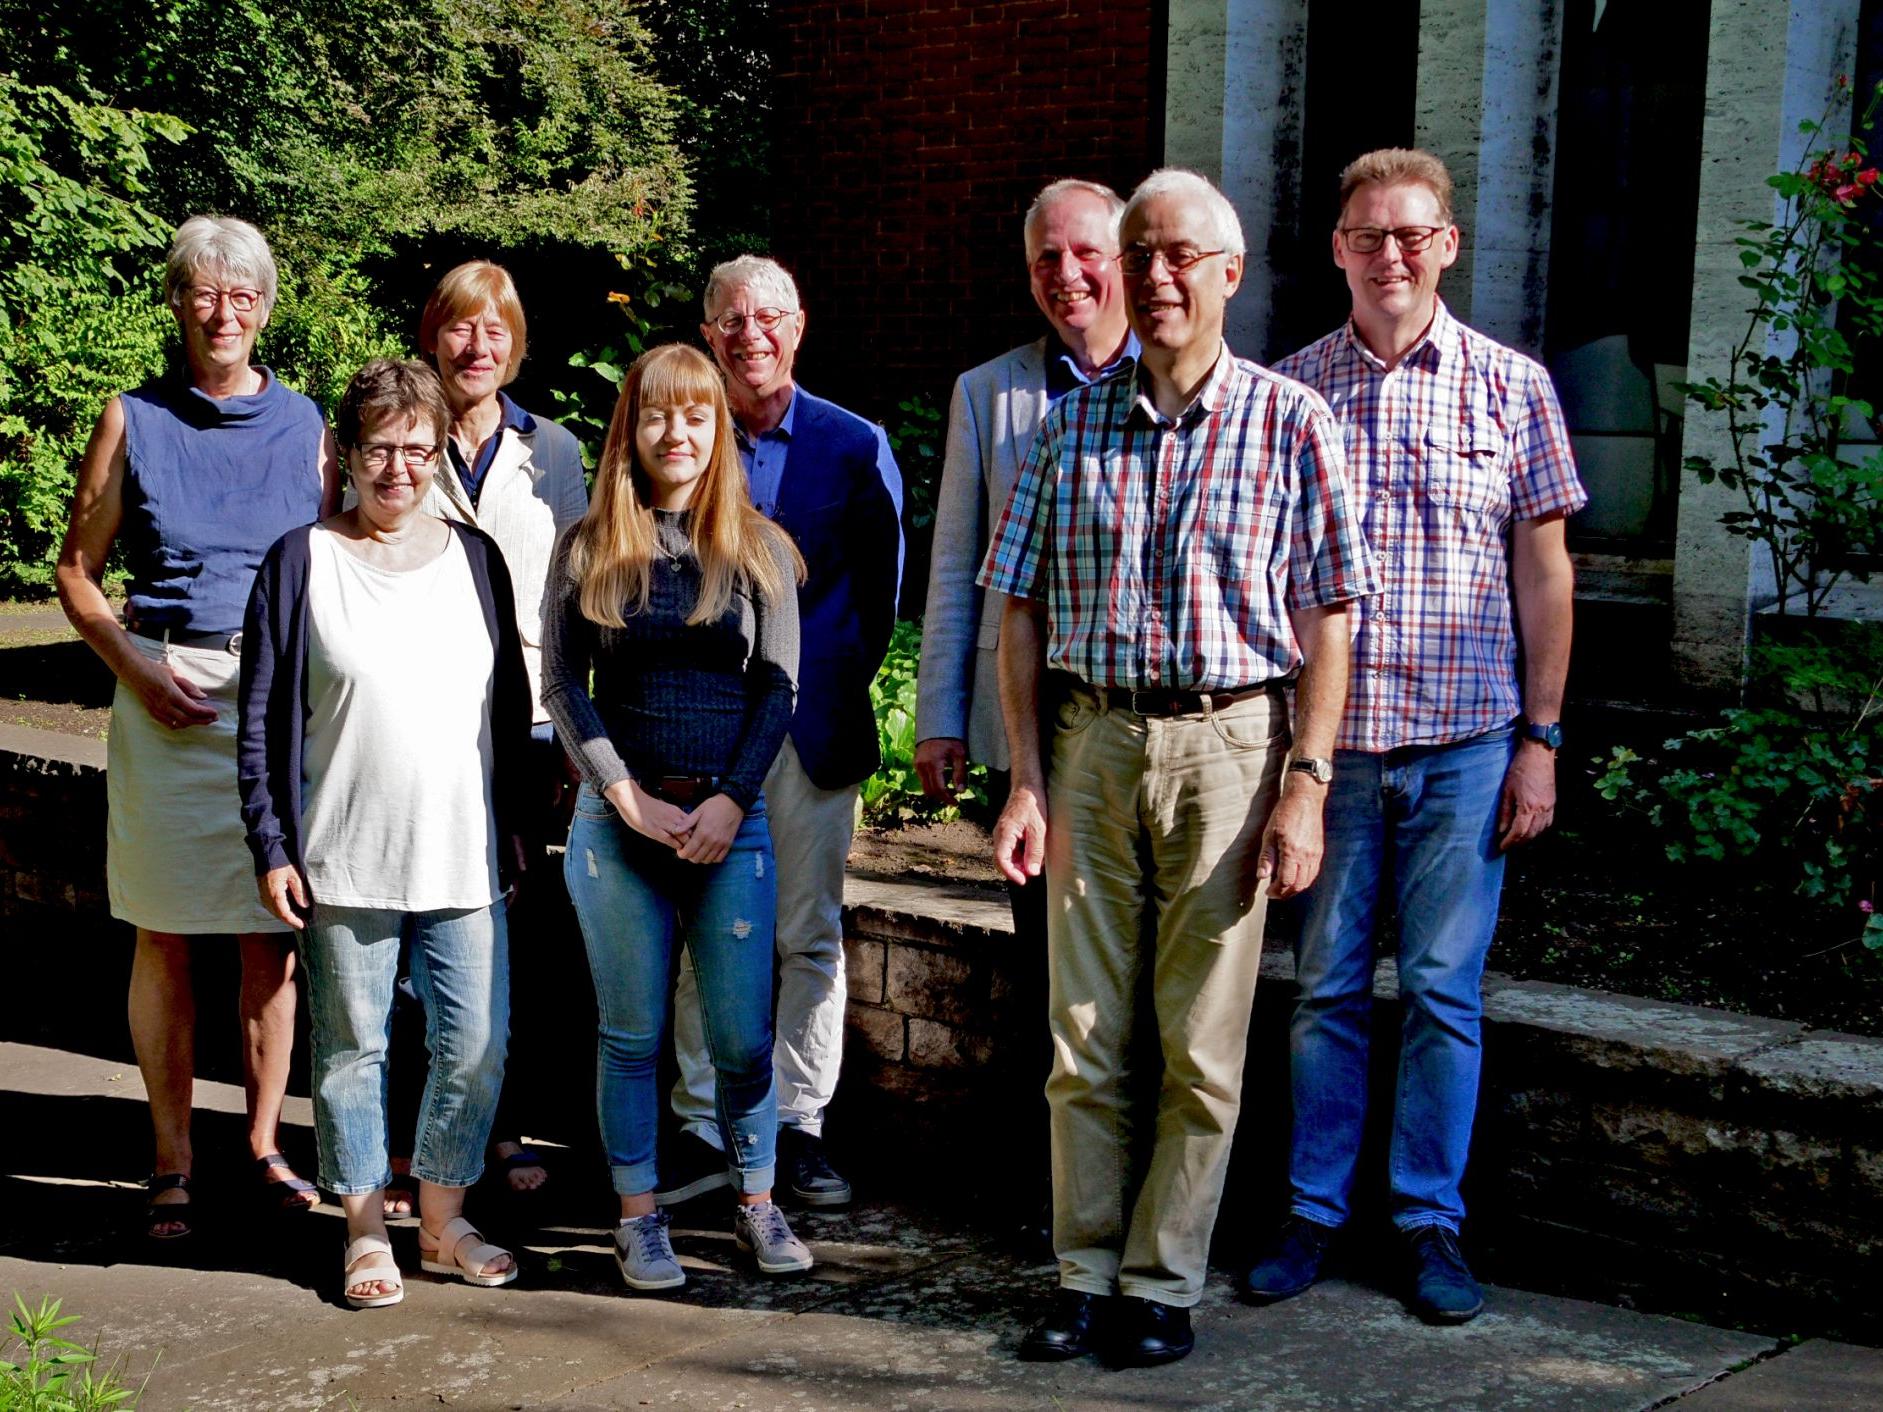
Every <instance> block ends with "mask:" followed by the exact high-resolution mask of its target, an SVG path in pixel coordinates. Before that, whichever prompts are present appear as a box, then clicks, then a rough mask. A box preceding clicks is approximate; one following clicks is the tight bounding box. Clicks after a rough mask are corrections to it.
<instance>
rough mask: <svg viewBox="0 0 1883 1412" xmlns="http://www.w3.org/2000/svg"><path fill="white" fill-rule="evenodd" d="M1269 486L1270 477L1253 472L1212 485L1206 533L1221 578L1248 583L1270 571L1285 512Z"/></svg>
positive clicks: (1226, 476)
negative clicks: (1278, 524)
mask: <svg viewBox="0 0 1883 1412" xmlns="http://www.w3.org/2000/svg"><path fill="white" fill-rule="evenodd" d="M1269 489H1270V482H1269V479H1268V478H1267V477H1266V476H1263V475H1258V474H1253V473H1249V472H1242V473H1239V474H1229V475H1225V476H1223V477H1222V478H1221V479H1219V480H1218V481H1217V482H1216V483H1215V484H1214V485H1212V486H1211V487H1210V493H1209V498H1208V500H1207V502H1206V503H1205V504H1204V506H1203V507H1202V509H1203V517H1204V535H1205V537H1206V540H1207V542H1208V544H1209V546H1210V550H1211V554H1212V556H1213V558H1214V560H1215V569H1216V574H1217V576H1218V577H1219V578H1222V579H1225V580H1228V581H1230V582H1234V583H1246V582H1248V581H1249V580H1250V579H1254V578H1259V577H1261V576H1262V575H1263V574H1265V573H1266V572H1267V570H1268V559H1269V556H1270V552H1271V549H1272V546H1273V545H1274V543H1275V523H1276V520H1277V518H1278V517H1279V515H1280V513H1281V511H1280V508H1279V506H1277V505H1276V503H1275V500H1274V497H1273V496H1272V495H1270V494H1269Z"/></svg>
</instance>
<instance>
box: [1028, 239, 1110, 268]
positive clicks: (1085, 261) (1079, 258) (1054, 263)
mask: <svg viewBox="0 0 1883 1412" xmlns="http://www.w3.org/2000/svg"><path fill="white" fill-rule="evenodd" d="M1068 255H1070V256H1072V259H1073V262H1074V263H1075V264H1077V265H1078V266H1079V268H1080V269H1082V270H1102V269H1104V268H1105V266H1107V265H1109V264H1110V263H1111V262H1112V261H1113V260H1115V259H1117V258H1118V257H1117V256H1116V255H1113V254H1112V253H1111V252H1110V251H1108V250H1100V249H1097V248H1096V247H1094V246H1090V245H1087V246H1081V247H1080V248H1079V249H1077V250H1042V251H1040V253H1039V254H1038V255H1036V256H1034V257H1033V268H1034V269H1035V270H1037V271H1038V272H1039V273H1040V274H1043V275H1050V274H1055V273H1057V272H1058V270H1059V267H1060V266H1061V265H1063V264H1064V263H1065V261H1066V256H1068Z"/></svg>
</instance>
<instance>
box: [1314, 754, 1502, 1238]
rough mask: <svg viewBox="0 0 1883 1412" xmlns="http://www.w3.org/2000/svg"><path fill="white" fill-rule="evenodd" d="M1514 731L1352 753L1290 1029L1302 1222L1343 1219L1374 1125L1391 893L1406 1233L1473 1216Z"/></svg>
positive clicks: (1399, 1161)
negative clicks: (1400, 1011)
mask: <svg viewBox="0 0 1883 1412" xmlns="http://www.w3.org/2000/svg"><path fill="white" fill-rule="evenodd" d="M1515 748H1516V742H1515V739H1514V737H1513V735H1512V732H1511V731H1510V730H1509V728H1505V729H1503V730H1497V731H1491V732H1489V733H1488V734H1485V735H1480V736H1473V737H1472V738H1470V739H1469V740H1460V741H1453V742H1450V743H1448V744H1444V745H1429V746H1406V747H1403V748H1401V749H1398V750H1389V751H1387V752H1385V753H1384V754H1374V753H1369V752H1366V751H1359V750H1342V751H1339V752H1337V753H1336V755H1335V758H1334V783H1333V785H1332V787H1331V788H1330V790H1329V792H1328V799H1327V815H1326V819H1327V854H1326V859H1325V861H1324V862H1323V863H1322V866H1321V875H1320V877H1319V878H1318V879H1316V881H1315V884H1314V887H1313V889H1312V891H1310V893H1309V894H1308V897H1307V906H1306V909H1305V915H1304V916H1303V918H1302V925H1301V935H1300V939H1299V940H1298V941H1297V942H1296V944H1295V970H1296V976H1297V978H1298V982H1299V985H1300V999H1299V1001H1298V1002H1297V1003H1296V1006H1295V1015H1294V1024H1293V1027H1292V1028H1291V1030H1290V1032H1289V1049H1290V1054H1291V1059H1292V1065H1291V1077H1292V1083H1293V1091H1294V1142H1293V1148H1292V1151H1291V1154H1290V1159H1289V1180H1290V1182H1291V1184H1292V1186H1293V1188H1294V1202H1293V1210H1294V1213H1295V1214H1296V1215H1298V1216H1302V1217H1305V1218H1306V1219H1308V1220H1310V1221H1316V1222H1319V1223H1320V1224H1322V1225H1326V1226H1338V1225H1340V1224H1341V1223H1342V1222H1343V1221H1345V1220H1346V1219H1347V1215H1348V1203H1349V1198H1350V1196H1351V1194H1352V1191H1353V1180H1354V1168H1355V1166H1356V1164H1357V1161H1358V1158H1359V1154H1360V1138H1361V1132H1362V1129H1363V1128H1364V1126H1365V1122H1366V1103H1367V1041H1368V1032H1369V1030H1370V1028H1371V1024H1372V1011H1373V959H1374V956H1373V953H1374V931H1375V927H1376V924H1377V922H1378V919H1379V913H1380V902H1381V898H1382V894H1383V892H1384V891H1385V889H1387V888H1390V889H1391V896H1392V900H1393V902H1394V903H1395V904H1396V909H1397V912H1398V916H1399V997H1400V1001H1401V1004H1402V1005H1403V1007H1404V1012H1405V1018H1404V1022H1403V1025H1402V1033H1401V1037H1400V1049H1399V1075H1398V1083H1397V1086H1396V1089H1395V1099H1394V1107H1393V1135H1392V1145H1391V1149H1390V1156H1389V1165H1390V1179H1391V1184H1392V1205H1393V1213H1392V1217H1393V1224H1394V1225H1396V1226H1398V1227H1399V1228H1400V1229H1401V1230H1413V1229H1415V1228H1417V1227H1419V1226H1426V1225H1439V1226H1444V1227H1446V1228H1447V1229H1449V1230H1451V1231H1454V1232H1455V1231H1456V1230H1457V1229H1458V1224H1459V1222H1460V1221H1461V1220H1463V1218H1464V1203H1463V1201H1462V1200H1461V1199H1460V1197H1459V1194H1458V1185H1459V1182H1460V1181H1461V1180H1462V1179H1463V1177H1464V1170H1465V1158H1466V1156H1467V1154H1468V1152H1469V1150H1470V1146H1471V1122H1472V1118H1473V1116H1474V1114H1475V1113H1476V1110H1477V1103H1478V1066H1479V1058H1480V1041H1479V1028H1480V1019H1481V1017H1482V1014H1483V1001H1482V997H1481V995H1480V993H1479V983H1480V981H1481V979H1482V977H1483V974H1484V959H1485V955H1486V953H1487V952H1488V951H1489V950H1490V946H1491V934H1492V932H1493V931H1495V930H1496V927H1497V904H1498V898H1499V896H1500V895H1501V893H1502V891H1503V886H1504V856H1503V854H1501V853H1500V852H1498V851H1497V834H1496V827H1497V804H1498V798H1499V796H1500V794H1501V792H1502V788H1503V783H1504V774H1505V772H1506V771H1507V770H1508V769H1509V767H1510V760H1511V755H1512V752H1513V751H1514V750H1515Z"/></svg>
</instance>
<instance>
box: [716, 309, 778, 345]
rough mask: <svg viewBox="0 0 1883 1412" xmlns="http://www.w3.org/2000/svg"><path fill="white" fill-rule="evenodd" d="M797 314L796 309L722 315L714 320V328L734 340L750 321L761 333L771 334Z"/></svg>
mask: <svg viewBox="0 0 1883 1412" xmlns="http://www.w3.org/2000/svg"><path fill="white" fill-rule="evenodd" d="M797 312H798V311H797V310H796V309H754V310H753V311H752V312H751V313H750V314H721V315H720V316H719V317H718V318H716V319H714V320H713V327H714V328H716V329H718V330H719V331H720V332H721V333H723V334H725V335H726V337H728V338H732V337H734V336H736V335H737V334H739V333H740V332H742V331H743V330H744V328H745V326H746V323H747V322H748V321H749V322H751V323H753V324H755V325H756V326H757V328H758V331H759V332H760V333H770V332H771V331H772V330H773V329H775V328H777V327H778V325H779V324H781V323H783V322H784V321H785V320H786V319H788V318H790V317H791V316H792V315H793V314H795V313H797Z"/></svg>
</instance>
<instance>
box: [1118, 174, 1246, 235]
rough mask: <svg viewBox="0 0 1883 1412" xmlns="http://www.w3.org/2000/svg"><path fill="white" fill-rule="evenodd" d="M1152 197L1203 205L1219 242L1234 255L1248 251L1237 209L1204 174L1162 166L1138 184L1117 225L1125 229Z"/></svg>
mask: <svg viewBox="0 0 1883 1412" xmlns="http://www.w3.org/2000/svg"><path fill="white" fill-rule="evenodd" d="M1153 196H1183V197H1191V198H1193V199H1195V200H1197V201H1200V202H1202V203H1203V209H1204V210H1205V211H1207V212H1208V213H1209V218H1210V224H1211V225H1212V226H1214V227H1215V230H1216V234H1215V237H1214V238H1215V240H1216V241H1217V243H1218V244H1219V245H1220V246H1221V247H1222V248H1223V249H1224V250H1227V251H1228V252H1229V253H1230V254H1231V255H1240V254H1242V253H1243V252H1244V251H1245V250H1246V249H1247V246H1246V245H1244V243H1243V239H1242V222H1241V220H1239V219H1238V218H1237V216H1236V208H1235V207H1234V206H1232V205H1230V204H1229V198H1228V197H1227V196H1225V195H1223V193H1222V192H1220V191H1218V190H1217V189H1216V187H1215V185H1214V184H1213V183H1212V182H1211V181H1210V179H1209V178H1208V177H1206V176H1204V175H1203V174H1202V173H1201V172H1193V171H1190V170H1189V169H1188V168H1185V167H1159V168H1158V169H1157V170H1156V171H1154V172H1152V173H1151V174H1150V175H1149V176H1147V177H1146V178H1145V179H1144V180H1143V181H1141V182H1139V183H1138V189H1137V190H1136V191H1134V192H1132V193H1131V199H1130V200H1129V201H1127V202H1125V209H1124V212H1123V214H1122V215H1120V216H1119V217H1118V224H1119V225H1120V226H1123V225H1124V223H1125V222H1126V221H1127V220H1129V219H1130V218H1131V213H1132V212H1133V211H1135V210H1137V209H1138V207H1140V206H1142V205H1143V204H1144V203H1145V202H1146V201H1149V200H1150V199H1151V198H1152V197H1153Z"/></svg>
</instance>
